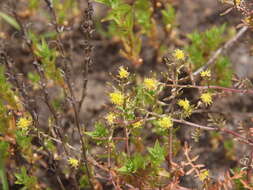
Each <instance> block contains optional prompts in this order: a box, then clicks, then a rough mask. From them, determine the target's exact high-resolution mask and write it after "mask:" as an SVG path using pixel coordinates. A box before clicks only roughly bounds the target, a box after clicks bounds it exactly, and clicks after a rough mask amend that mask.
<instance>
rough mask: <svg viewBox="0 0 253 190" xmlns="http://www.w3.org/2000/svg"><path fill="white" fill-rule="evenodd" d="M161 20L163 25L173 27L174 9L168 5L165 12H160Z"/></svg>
mask: <svg viewBox="0 0 253 190" xmlns="http://www.w3.org/2000/svg"><path fill="white" fill-rule="evenodd" d="M161 12H162V20H163V24H164V25H165V26H166V25H168V24H170V25H173V24H174V23H175V20H176V12H175V9H174V8H173V7H172V6H171V5H170V4H168V5H167V7H166V9H165V10H162V11H161Z"/></svg>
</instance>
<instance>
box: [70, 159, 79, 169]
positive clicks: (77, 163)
mask: <svg viewBox="0 0 253 190" xmlns="http://www.w3.org/2000/svg"><path fill="white" fill-rule="evenodd" d="M68 163H69V165H70V166H71V167H73V168H77V167H78V165H79V161H78V160H77V159H75V158H69V159H68Z"/></svg>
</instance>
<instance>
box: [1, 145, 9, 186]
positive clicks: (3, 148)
mask: <svg viewBox="0 0 253 190" xmlns="http://www.w3.org/2000/svg"><path fill="white" fill-rule="evenodd" d="M8 149H9V143H7V142H4V141H0V182H2V189H3V190H8V189H9V185H8V181H7V177H6V173H5V159H6V157H7V156H8V154H9V152H8Z"/></svg>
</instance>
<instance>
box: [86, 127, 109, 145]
mask: <svg viewBox="0 0 253 190" xmlns="http://www.w3.org/2000/svg"><path fill="white" fill-rule="evenodd" d="M85 134H86V135H88V136H90V137H92V138H94V139H95V140H97V143H98V144H101V143H102V142H104V140H101V139H100V138H103V137H107V136H108V134H109V131H108V129H107V128H106V127H105V125H104V124H103V123H101V122H97V123H96V124H95V129H94V131H91V132H85Z"/></svg>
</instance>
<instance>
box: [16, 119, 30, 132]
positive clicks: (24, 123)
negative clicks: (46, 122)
mask: <svg viewBox="0 0 253 190" xmlns="http://www.w3.org/2000/svg"><path fill="white" fill-rule="evenodd" d="M31 125H32V119H31V118H27V117H21V118H19V120H18V121H17V127H18V128H20V129H24V130H26V129H28V127H30V126H31Z"/></svg>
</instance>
